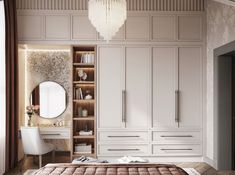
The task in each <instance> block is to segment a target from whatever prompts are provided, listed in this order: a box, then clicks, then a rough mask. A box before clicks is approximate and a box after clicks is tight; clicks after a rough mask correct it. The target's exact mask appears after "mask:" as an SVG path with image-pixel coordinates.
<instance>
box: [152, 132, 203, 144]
mask: <svg viewBox="0 0 235 175" xmlns="http://www.w3.org/2000/svg"><path fill="white" fill-rule="evenodd" d="M153 141H156V142H161V143H186V142H197V143H199V142H201V132H200V131H174V132H173V131H171V132H168V131H163V132H161V131H157V132H153Z"/></svg>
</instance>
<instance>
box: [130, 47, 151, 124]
mask: <svg viewBox="0 0 235 175" xmlns="http://www.w3.org/2000/svg"><path fill="white" fill-rule="evenodd" d="M150 71H151V69H150V49H149V48H147V47H146V48H144V47H127V48H126V126H127V127H128V128H146V127H147V126H148V121H149V119H150V118H149V115H150V109H151V108H150V98H149V97H150V94H149V93H150Z"/></svg>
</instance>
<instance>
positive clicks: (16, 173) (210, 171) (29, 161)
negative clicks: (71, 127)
mask: <svg viewBox="0 0 235 175" xmlns="http://www.w3.org/2000/svg"><path fill="white" fill-rule="evenodd" d="M51 162H52V156H51V154H47V155H45V156H43V165H46V164H47V163H51ZM55 162H56V163H65V162H70V156H69V155H68V154H59V153H56V161H55ZM176 165H177V166H179V167H182V168H194V169H196V170H197V171H198V172H199V173H200V174H201V175H235V171H234V172H216V170H215V169H214V168H212V167H211V166H210V165H208V164H206V163H202V162H198V163H196V162H195V163H176ZM27 169H38V159H37V158H34V157H32V156H30V157H27V158H26V159H25V162H24V165H23V166H22V162H21V163H20V164H19V165H18V166H17V167H16V168H15V169H13V170H12V171H10V172H9V173H7V174H6V175H22V174H23V172H25V171H26V170H27Z"/></svg>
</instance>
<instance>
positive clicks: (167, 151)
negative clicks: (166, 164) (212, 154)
mask: <svg viewBox="0 0 235 175" xmlns="http://www.w3.org/2000/svg"><path fill="white" fill-rule="evenodd" d="M153 154H154V155H156V156H200V155H201V154H202V148H201V145H190V144H188V145H186V144H185V145H153Z"/></svg>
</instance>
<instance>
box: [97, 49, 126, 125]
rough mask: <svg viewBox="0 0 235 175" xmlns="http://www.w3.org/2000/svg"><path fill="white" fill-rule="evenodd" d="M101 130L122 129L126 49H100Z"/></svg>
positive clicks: (99, 121) (99, 122)
mask: <svg viewBox="0 0 235 175" xmlns="http://www.w3.org/2000/svg"><path fill="white" fill-rule="evenodd" d="M98 52H99V53H98V54H99V58H98V60H99V65H98V67H99V74H98V78H99V88H98V89H99V103H98V105H99V106H98V108H99V119H98V127H99V128H122V126H123V123H122V90H123V89H124V48H123V47H117V46H114V47H111V46H110V47H105V46H104V47H99V50H98Z"/></svg>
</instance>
